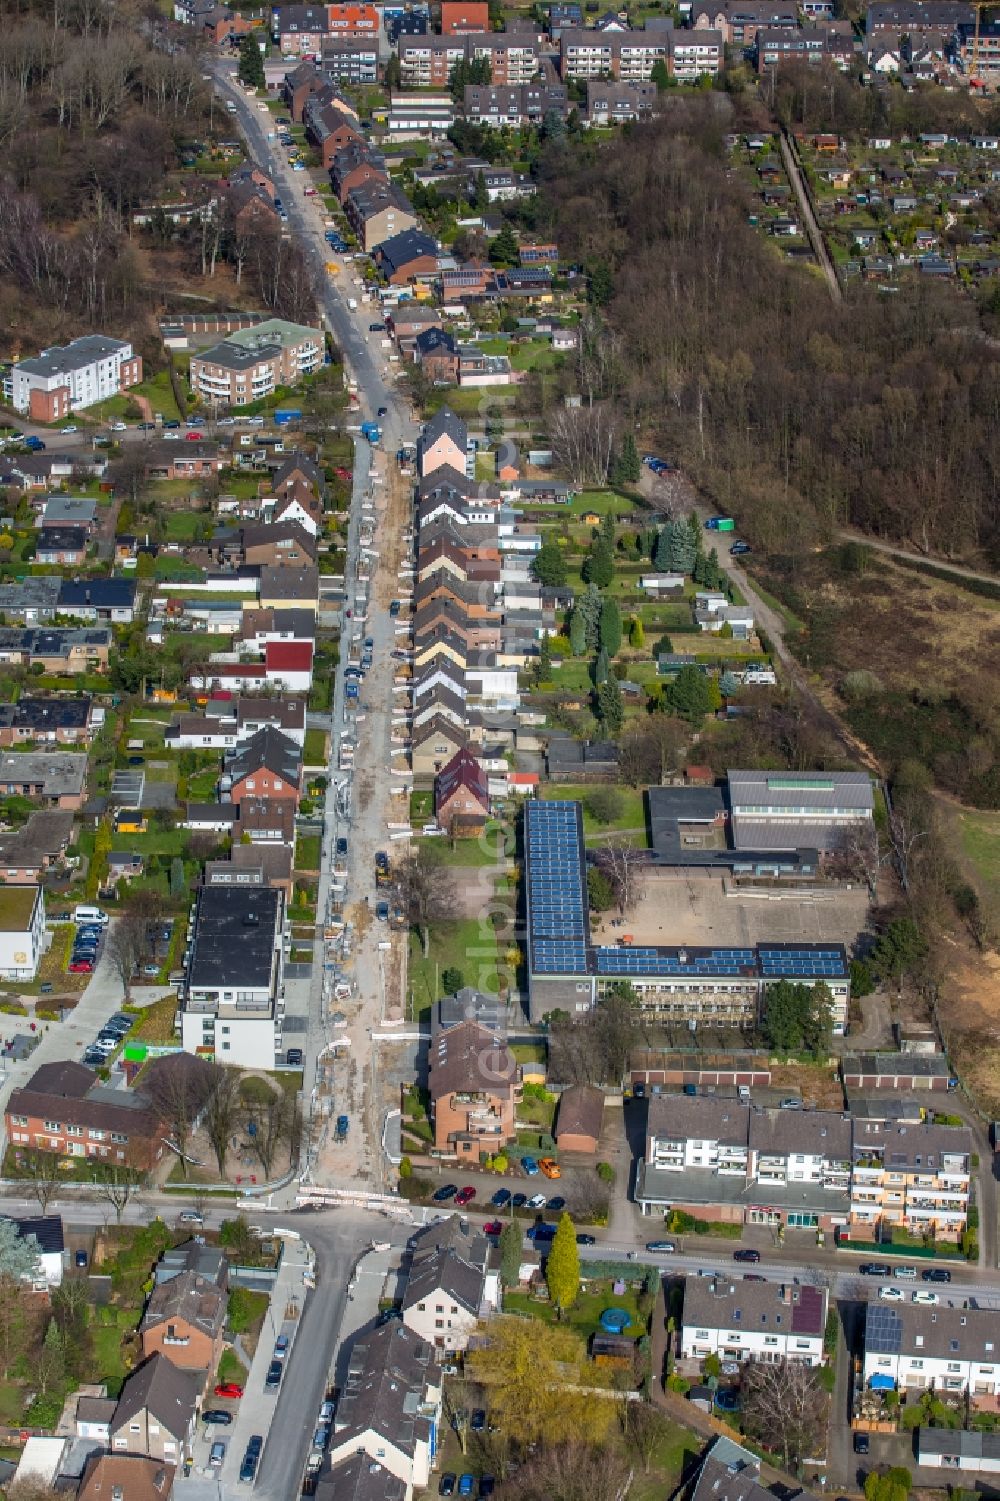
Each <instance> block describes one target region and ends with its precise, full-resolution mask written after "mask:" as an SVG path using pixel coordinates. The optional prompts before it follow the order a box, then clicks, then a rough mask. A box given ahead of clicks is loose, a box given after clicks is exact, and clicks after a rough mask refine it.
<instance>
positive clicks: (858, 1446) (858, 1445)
mask: <svg viewBox="0 0 1000 1501" xmlns="http://www.w3.org/2000/svg"><path fill="white" fill-rule="evenodd" d="M870 1449H871V1441H870V1440H869V1438H868V1435H867V1433H856V1434H855V1435H854V1452H855V1454H867V1453H868V1452H869V1451H870Z"/></svg>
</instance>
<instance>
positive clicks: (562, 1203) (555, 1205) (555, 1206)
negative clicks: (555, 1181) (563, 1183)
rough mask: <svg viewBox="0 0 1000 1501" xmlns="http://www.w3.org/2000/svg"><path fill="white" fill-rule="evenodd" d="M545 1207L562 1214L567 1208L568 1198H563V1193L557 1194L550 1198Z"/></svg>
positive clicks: (554, 1212)
mask: <svg viewBox="0 0 1000 1501" xmlns="http://www.w3.org/2000/svg"><path fill="white" fill-rule="evenodd" d="M545 1207H546V1209H551V1210H552V1212H553V1214H561V1213H562V1211H563V1210H564V1209H565V1208H566V1200H565V1199H564V1198H563V1196H562V1194H556V1196H555V1198H554V1199H550V1200H549V1202H548V1203H547V1204H546V1206H545Z"/></svg>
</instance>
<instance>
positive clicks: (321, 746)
mask: <svg viewBox="0 0 1000 1501" xmlns="http://www.w3.org/2000/svg"><path fill="white" fill-rule="evenodd" d="M326 745H327V737H326V731H325V730H317V729H312V730H306V743H305V749H304V752H303V758H304V760H305V764H306V765H307V766H325V765H326Z"/></svg>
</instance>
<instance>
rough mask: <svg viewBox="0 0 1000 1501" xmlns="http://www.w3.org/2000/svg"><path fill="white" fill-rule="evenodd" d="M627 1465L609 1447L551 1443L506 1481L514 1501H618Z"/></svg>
mask: <svg viewBox="0 0 1000 1501" xmlns="http://www.w3.org/2000/svg"><path fill="white" fill-rule="evenodd" d="M627 1480H628V1466H627V1463H626V1461H625V1459H624V1457H623V1456H622V1454H621V1453H620V1451H619V1450H617V1449H616V1448H614V1447H613V1446H612V1445H610V1444H600V1445H599V1444H574V1443H563V1444H552V1445H547V1446H545V1447H544V1448H542V1449H541V1450H539V1452H538V1453H537V1454H534V1455H533V1456H532V1460H531V1463H530V1465H524V1466H523V1467H522V1468H521V1469H520V1470H518V1472H517V1474H516V1475H515V1476H514V1477H513V1479H511V1480H510V1481H508V1484H507V1486H506V1489H507V1491H508V1492H509V1493H512V1494H513V1496H514V1498H515V1501H619V1498H620V1497H621V1496H622V1495H623V1494H624V1490H625V1486H626V1482H627Z"/></svg>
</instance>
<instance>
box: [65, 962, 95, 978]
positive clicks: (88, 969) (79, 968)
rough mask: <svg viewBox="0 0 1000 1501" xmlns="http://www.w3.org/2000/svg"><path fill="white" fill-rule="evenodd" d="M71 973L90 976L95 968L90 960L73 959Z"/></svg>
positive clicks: (70, 967)
mask: <svg viewBox="0 0 1000 1501" xmlns="http://www.w3.org/2000/svg"><path fill="white" fill-rule="evenodd" d="M69 972H70V974H71V975H90V974H93V972H94V966H93V964H92V963H91V961H90V960H89V959H73V960H71V962H70V966H69Z"/></svg>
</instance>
